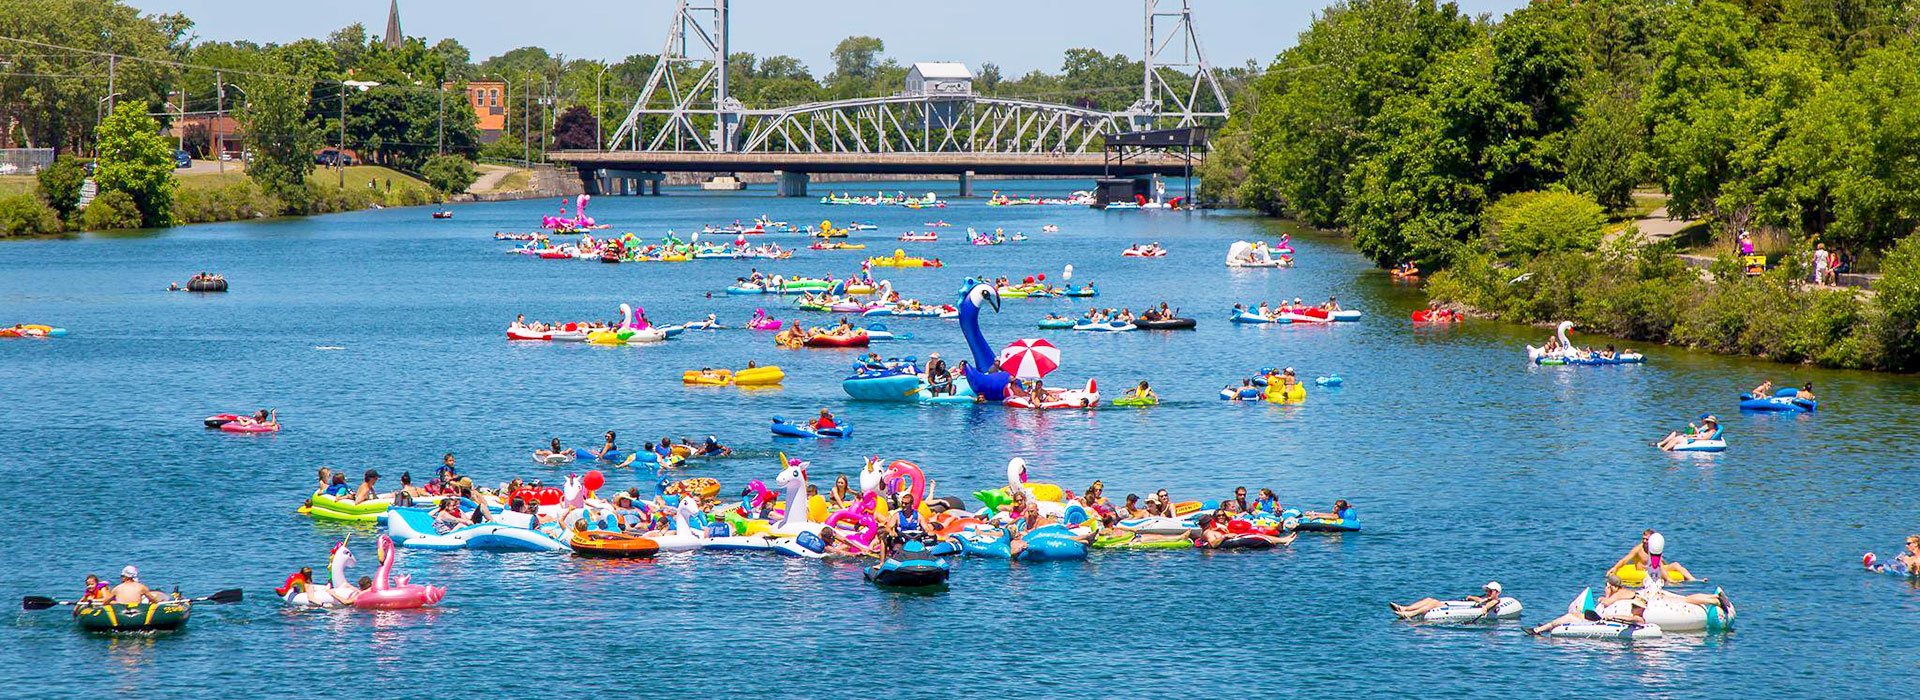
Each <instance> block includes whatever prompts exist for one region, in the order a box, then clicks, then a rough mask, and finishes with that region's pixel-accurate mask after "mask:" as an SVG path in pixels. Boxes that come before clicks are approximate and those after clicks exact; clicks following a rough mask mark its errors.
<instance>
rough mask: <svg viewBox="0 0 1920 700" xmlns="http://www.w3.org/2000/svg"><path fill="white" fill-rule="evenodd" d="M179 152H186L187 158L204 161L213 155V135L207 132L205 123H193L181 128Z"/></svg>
mask: <svg viewBox="0 0 1920 700" xmlns="http://www.w3.org/2000/svg"><path fill="white" fill-rule="evenodd" d="M180 150H183V151H186V152H187V157H188V158H194V159H204V158H206V157H207V155H208V154H210V153H213V135H212V134H210V133H208V132H207V125H206V123H205V122H193V123H190V124H187V125H186V126H185V127H182V129H181V134H180Z"/></svg>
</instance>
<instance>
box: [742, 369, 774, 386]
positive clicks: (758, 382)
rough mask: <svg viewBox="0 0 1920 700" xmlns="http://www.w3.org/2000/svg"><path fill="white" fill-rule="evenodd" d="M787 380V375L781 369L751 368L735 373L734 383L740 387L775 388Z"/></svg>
mask: <svg viewBox="0 0 1920 700" xmlns="http://www.w3.org/2000/svg"><path fill="white" fill-rule="evenodd" d="M786 378H787V373H786V372H784V371H781V369H780V368H779V367H751V368H748V369H743V370H740V371H738V372H735V373H733V383H734V384H737V385H740V386H773V385H776V384H779V383H780V382H781V381H782V380H785V379H786Z"/></svg>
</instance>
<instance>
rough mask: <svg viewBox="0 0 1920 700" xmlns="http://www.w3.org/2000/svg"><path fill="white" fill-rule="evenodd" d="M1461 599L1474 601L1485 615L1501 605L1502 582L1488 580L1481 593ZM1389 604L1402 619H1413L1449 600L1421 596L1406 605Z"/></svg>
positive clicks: (1445, 603)
mask: <svg viewBox="0 0 1920 700" xmlns="http://www.w3.org/2000/svg"><path fill="white" fill-rule="evenodd" d="M1460 599H1461V600H1464V601H1466V602H1469V603H1472V604H1473V606H1474V607H1476V608H1479V609H1480V610H1481V611H1482V612H1481V614H1483V615H1484V614H1487V613H1491V612H1493V609H1494V608H1496V607H1499V606H1500V582H1499V581H1488V582H1487V585H1485V586H1481V587H1480V595H1467V596H1461V597H1460ZM1387 605H1389V606H1392V607H1393V614H1395V615H1399V616H1400V619H1402V620H1411V619H1413V618H1416V617H1419V616H1421V615H1425V614H1427V613H1428V612H1431V611H1433V610H1434V609H1437V608H1443V607H1446V606H1447V601H1444V600H1440V599H1438V598H1421V599H1419V600H1416V601H1413V602H1411V603H1408V604H1406V605H1401V604H1399V603H1387Z"/></svg>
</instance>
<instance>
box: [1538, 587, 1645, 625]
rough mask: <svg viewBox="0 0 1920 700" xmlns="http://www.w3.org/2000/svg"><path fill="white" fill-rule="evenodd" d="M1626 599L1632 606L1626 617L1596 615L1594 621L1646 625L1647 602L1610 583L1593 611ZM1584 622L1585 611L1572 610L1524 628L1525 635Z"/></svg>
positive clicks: (1585, 617)
mask: <svg viewBox="0 0 1920 700" xmlns="http://www.w3.org/2000/svg"><path fill="white" fill-rule="evenodd" d="M1628 599H1631V600H1632V601H1633V605H1632V606H1631V610H1629V612H1628V613H1627V614H1626V615H1596V616H1595V617H1594V619H1596V620H1607V621H1611V622H1623V623H1626V624H1629V625H1634V626H1636V627H1637V626H1640V625H1645V624H1647V618H1646V615H1647V602H1646V601H1645V600H1641V599H1640V598H1638V597H1635V596H1634V595H1633V591H1631V590H1628V589H1625V588H1620V587H1618V586H1615V585H1613V584H1611V583H1609V584H1607V592H1606V595H1604V596H1601V597H1600V600H1599V601H1597V602H1596V603H1594V609H1595V610H1605V609H1607V607H1608V606H1610V605H1613V604H1614V603H1617V602H1620V601H1622V600H1628ZM1586 621H1587V616H1586V611H1584V610H1573V611H1569V612H1568V613H1567V614H1565V615H1561V616H1559V617H1556V618H1553V619H1552V620H1548V621H1547V622H1546V623H1544V624H1540V625H1536V626H1533V627H1528V628H1526V633H1527V634H1530V635H1534V636H1536V637H1537V636H1540V635H1543V634H1546V633H1548V632H1552V631H1553V630H1554V628H1556V627H1559V626H1561V625H1570V624H1573V623H1576V622H1586Z"/></svg>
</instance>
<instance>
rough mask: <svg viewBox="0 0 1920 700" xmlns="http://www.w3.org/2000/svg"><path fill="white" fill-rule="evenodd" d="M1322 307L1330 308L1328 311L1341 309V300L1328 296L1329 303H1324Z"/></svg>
mask: <svg viewBox="0 0 1920 700" xmlns="http://www.w3.org/2000/svg"><path fill="white" fill-rule="evenodd" d="M1320 308H1322V309H1326V310H1328V311H1339V310H1340V302H1339V300H1337V299H1334V298H1333V297H1327V303H1326V304H1325V305H1323V306H1321V307H1320Z"/></svg>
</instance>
